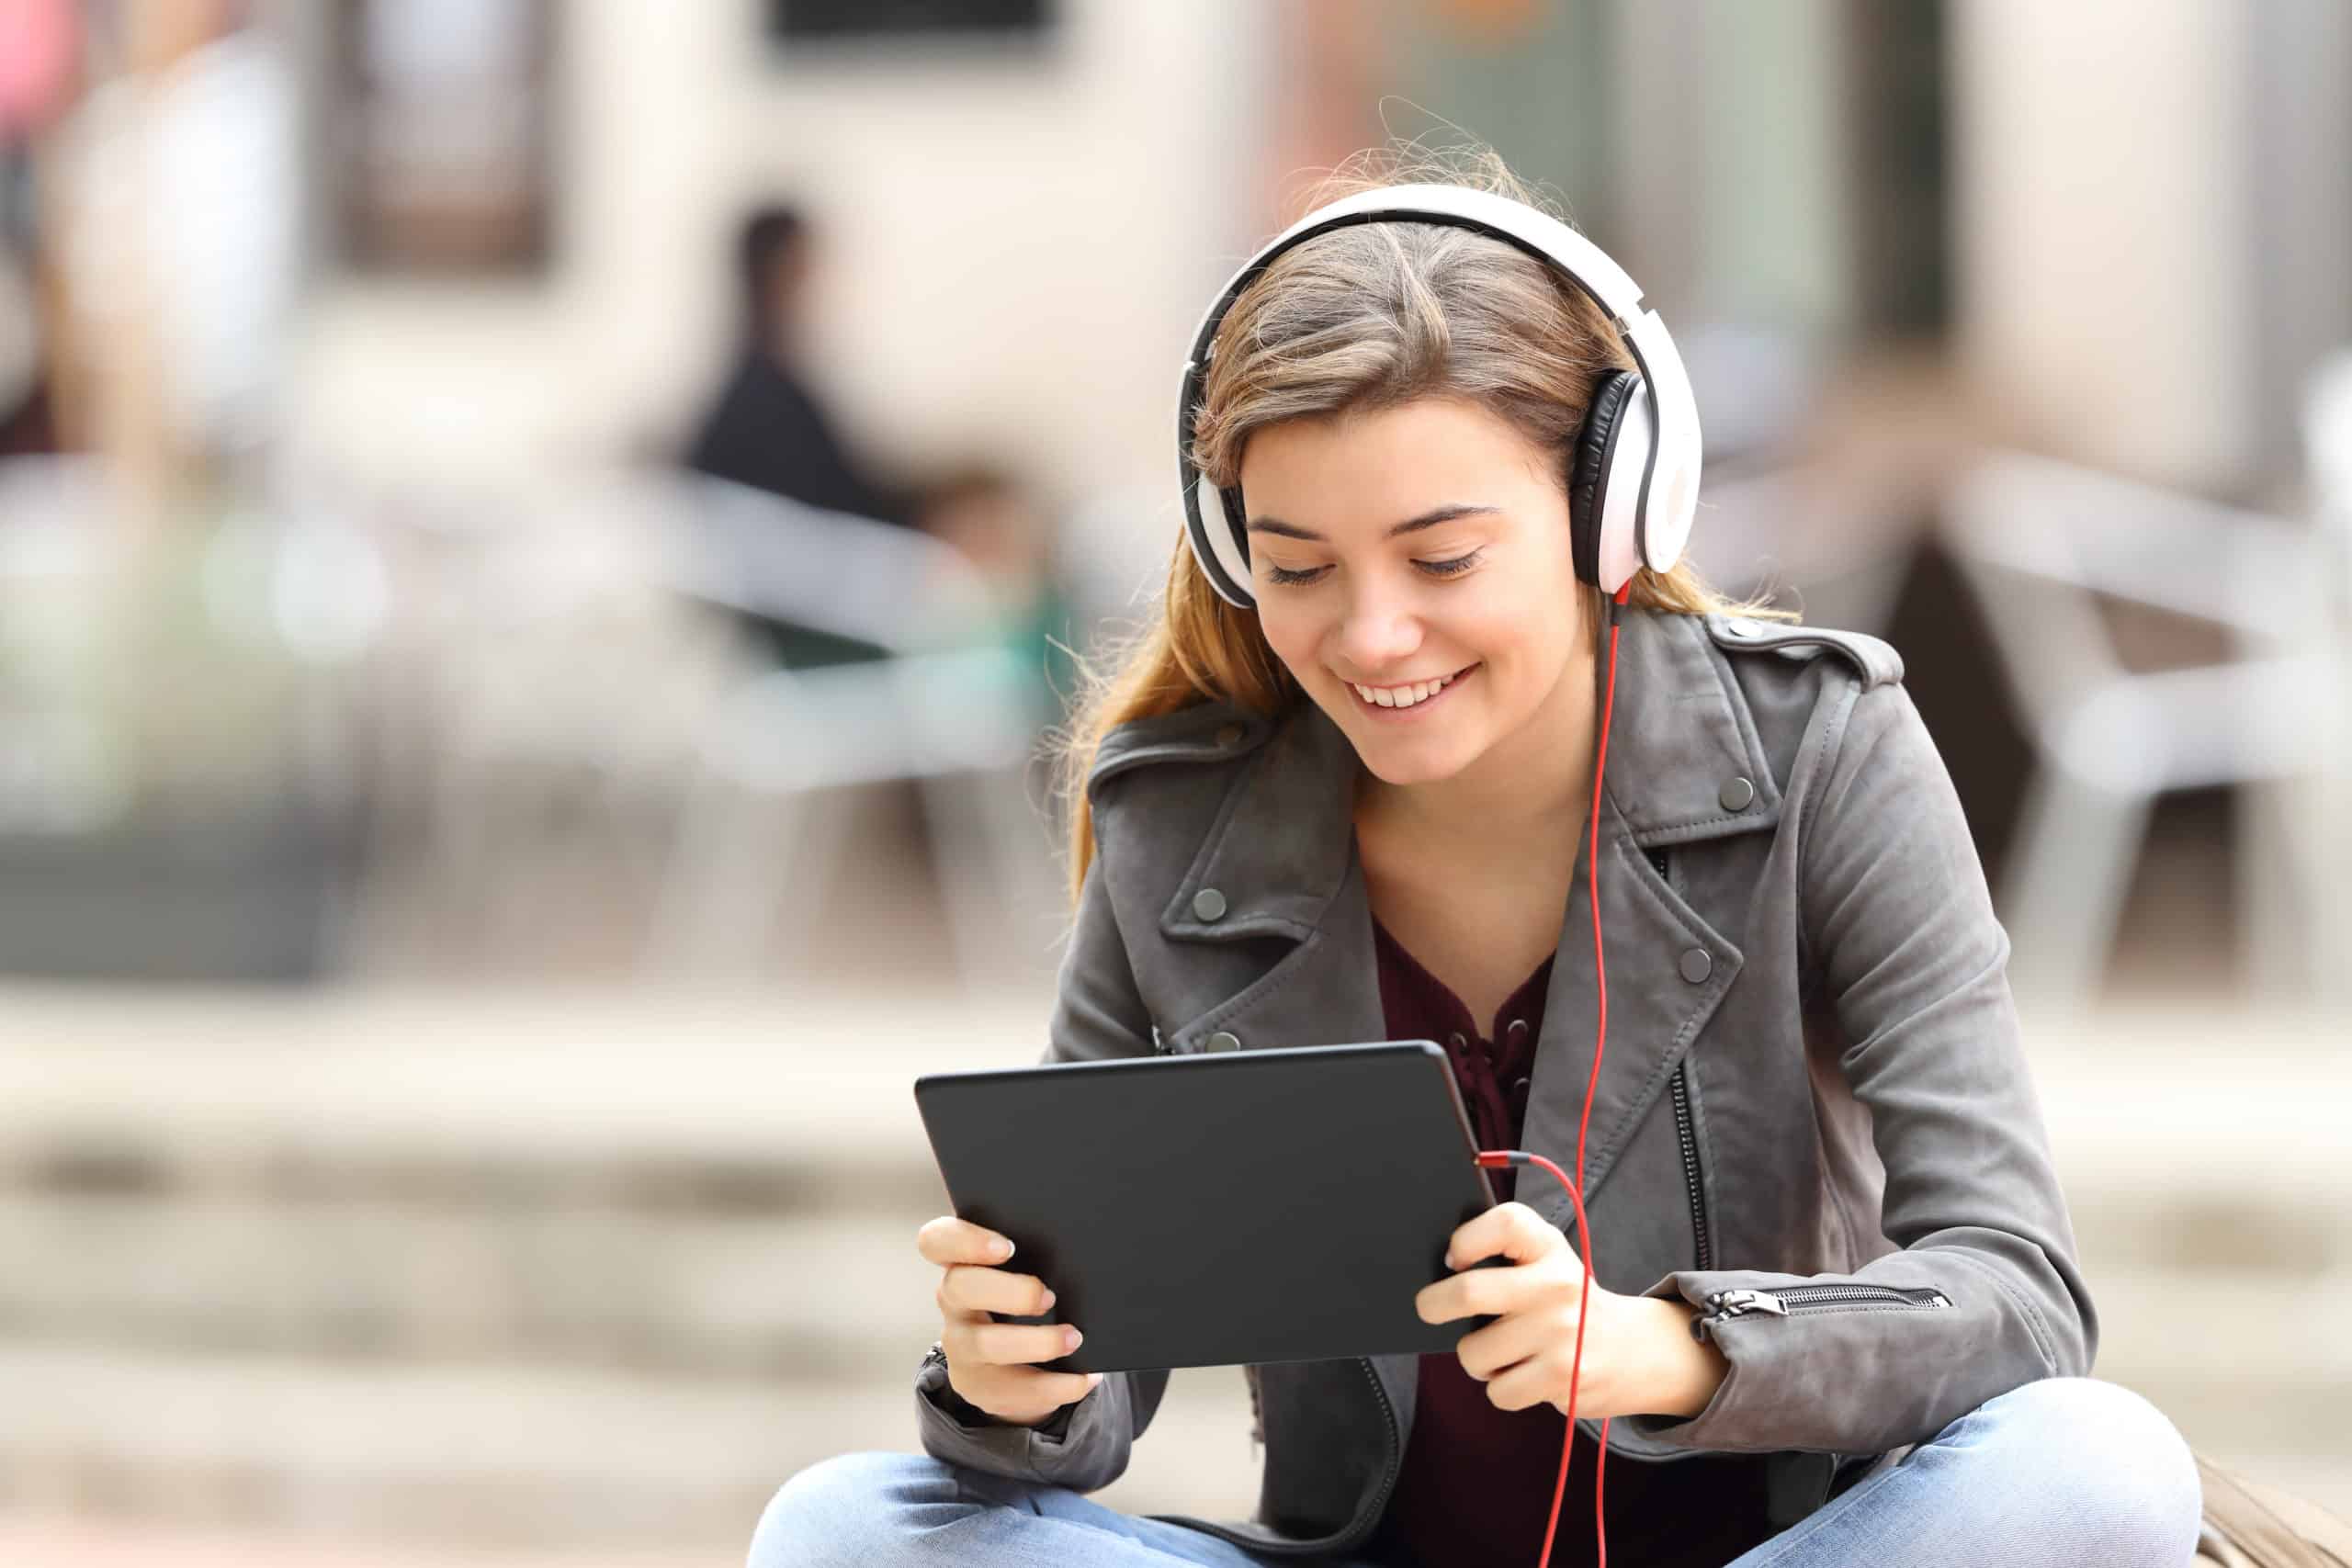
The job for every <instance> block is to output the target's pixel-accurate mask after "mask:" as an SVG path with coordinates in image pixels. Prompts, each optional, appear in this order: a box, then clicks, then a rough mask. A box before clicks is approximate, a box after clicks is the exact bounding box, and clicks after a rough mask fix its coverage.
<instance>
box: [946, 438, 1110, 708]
mask: <svg viewBox="0 0 2352 1568" xmlns="http://www.w3.org/2000/svg"><path fill="white" fill-rule="evenodd" d="M922 526H923V528H924V530H925V531H926V532H928V533H929V534H931V535H932V536H933V537H934V538H937V539H939V540H941V541H942V542H944V543H945V544H947V545H950V546H952V547H955V549H956V550H957V551H958V552H959V553H960V554H962V555H963V556H964V558H966V559H967V560H969V561H970V562H971V563H972V565H973V566H974V567H975V568H976V569H978V571H979V574H980V576H981V578H982V579H983V580H984V581H986V583H987V585H988V589H989V598H990V599H991V601H992V602H993V604H994V636H993V637H992V639H991V640H993V641H994V642H996V643H997V644H999V645H1000V646H1001V647H1003V648H1006V649H1010V650H1011V651H1012V653H1013V655H1014V656H1015V657H1016V658H1018V659H1019V660H1021V663H1022V667H1023V669H1024V670H1026V671H1028V673H1029V675H1030V677H1031V679H1032V680H1033V681H1034V682H1035V702H1036V709H1037V717H1038V723H1039V724H1040V725H1041V726H1042V725H1046V724H1050V723H1054V722H1057V721H1058V720H1059V719H1060V718H1061V716H1062V713H1061V703H1062V698H1063V696H1064V695H1066V694H1069V692H1071V691H1072V690H1073V689H1074V685H1073V678H1074V676H1075V674H1076V667H1075V666H1074V665H1072V664H1071V663H1070V662H1069V656H1068V655H1067V654H1066V653H1065V652H1063V647H1064V646H1066V645H1068V644H1069V642H1070V640H1071V636H1072V631H1071V627H1070V625H1069V619H1070V601H1069V595H1068V594H1067V593H1066V592H1063V590H1062V587H1061V583H1060V581H1059V577H1058V573H1057V570H1056V562H1055V559H1054V551H1053V537H1052V530H1051V528H1050V526H1049V525H1048V521H1047V519H1046V513H1044V512H1043V510H1041V509H1040V508H1039V507H1038V505H1037V504H1036V502H1035V501H1034V500H1032V499H1031V498H1030V497H1029V496H1028V495H1027V494H1026V493H1024V492H1023V489H1022V487H1021V486H1020V484H1019V483H1018V482H1017V481H1016V480H1015V479H1013V478H1012V475H1010V474H1008V473H1006V472H1005V471H1004V470H1002V469H1001V468H996V467H994V466H993V465H991V464H989V463H986V462H972V463H967V464H963V465H961V466H959V467H956V468H951V469H949V470H948V471H947V472H945V473H944V474H942V475H941V476H939V477H938V478H937V479H934V480H933V483H932V484H931V485H930V486H929V487H928V488H927V489H926V490H925V491H924V502H923V510H922Z"/></svg>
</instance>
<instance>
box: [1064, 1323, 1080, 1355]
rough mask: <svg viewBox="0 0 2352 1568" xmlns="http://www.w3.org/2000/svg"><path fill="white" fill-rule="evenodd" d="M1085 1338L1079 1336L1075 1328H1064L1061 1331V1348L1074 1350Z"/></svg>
mask: <svg viewBox="0 0 2352 1568" xmlns="http://www.w3.org/2000/svg"><path fill="white" fill-rule="evenodd" d="M1085 1337H1086V1336H1085V1335H1083V1334H1080V1332H1079V1331H1078V1330H1077V1329H1075V1328H1065V1329H1063V1330H1062V1348H1063V1349H1065V1350H1075V1349H1077V1348H1078V1347H1079V1343H1080V1341H1081V1340H1083V1339H1084V1338H1085Z"/></svg>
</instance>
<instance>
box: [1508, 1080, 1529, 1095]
mask: <svg viewBox="0 0 2352 1568" xmlns="http://www.w3.org/2000/svg"><path fill="white" fill-rule="evenodd" d="M1534 1081H1535V1080H1534V1079H1533V1078H1513V1079H1512V1080H1511V1086H1510V1091H1511V1093H1513V1094H1525V1093H1526V1092H1527V1089H1528V1086H1529V1085H1530V1084H1532V1083H1533V1082H1534Z"/></svg>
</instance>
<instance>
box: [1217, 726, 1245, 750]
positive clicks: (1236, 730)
mask: <svg viewBox="0 0 2352 1568" xmlns="http://www.w3.org/2000/svg"><path fill="white" fill-rule="evenodd" d="M1240 739H1241V727H1240V726H1239V725H1238V724H1223V725H1219V726H1218V727H1217V731H1216V743H1217V744H1218V745H1220V746H1231V745H1234V744H1236V743H1238V741H1239V740H1240Z"/></svg>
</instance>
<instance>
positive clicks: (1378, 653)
mask: <svg viewBox="0 0 2352 1568" xmlns="http://www.w3.org/2000/svg"><path fill="white" fill-rule="evenodd" d="M1420 646H1421V624H1420V621H1419V619H1418V618H1417V617H1416V616H1414V615H1412V614H1411V613H1410V607H1409V606H1408V604H1405V603H1404V602H1403V601H1402V600H1401V599H1399V598H1398V597H1397V596H1396V595H1393V594H1384V593H1382V592H1378V591H1377V590H1374V591H1372V592H1364V593H1362V594H1359V595H1358V596H1357V597H1356V599H1355V600H1354V602H1353V603H1352V604H1350V605H1349V606H1348V613H1347V618H1346V619H1345V620H1343V621H1342V622H1340V647H1339V662H1340V667H1341V668H1343V669H1347V670H1352V671H1356V672H1357V673H1358V674H1364V675H1369V674H1377V673H1379V672H1380V671H1385V670H1390V669H1394V668H1395V667H1396V666H1397V664H1398V663H1400V662H1402V661H1403V660H1408V659H1410V658H1411V657H1412V656H1413V654H1414V652H1415V651H1416V650H1417V649H1419V647H1420Z"/></svg>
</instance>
